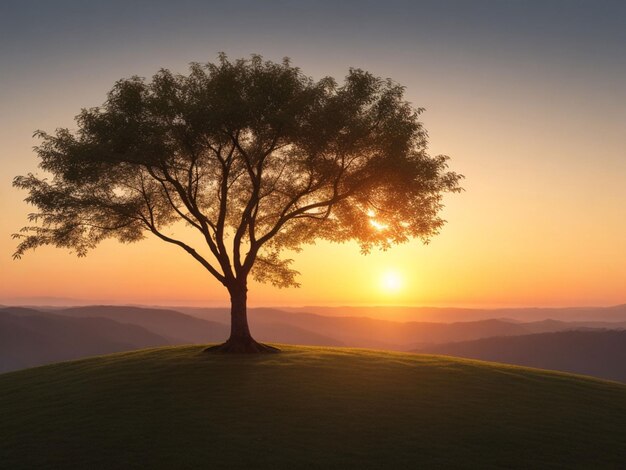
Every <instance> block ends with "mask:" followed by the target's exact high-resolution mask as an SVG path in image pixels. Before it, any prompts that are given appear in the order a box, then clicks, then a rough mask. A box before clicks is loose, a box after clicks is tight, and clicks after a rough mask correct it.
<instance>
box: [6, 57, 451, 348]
mask: <svg viewBox="0 0 626 470" xmlns="http://www.w3.org/2000/svg"><path fill="white" fill-rule="evenodd" d="M421 111H422V110H421V109H414V108H413V107H411V105H410V104H409V103H408V102H406V101H405V100H404V99H403V87H402V86H400V85H398V84H396V83H394V82H393V81H391V80H383V79H380V78H377V77H375V76H373V75H372V74H370V73H367V72H364V71H362V70H359V69H350V71H349V73H348V75H347V76H346V78H345V81H344V83H343V84H341V85H338V84H337V83H336V82H335V80H334V79H332V78H328V77H327V78H323V79H321V80H319V81H314V80H313V79H311V78H309V77H307V76H305V75H304V74H303V73H302V72H301V71H300V70H299V69H298V68H296V67H293V66H292V65H291V64H290V62H289V60H287V59H285V60H284V61H283V63H282V64H277V63H273V62H269V61H263V60H262V58H261V57H259V56H252V58H251V59H250V60H244V59H241V60H237V61H234V62H232V61H229V60H228V59H227V58H226V56H224V55H221V56H220V60H219V62H218V63H217V64H211V63H209V64H206V65H200V64H192V65H191V68H190V73H189V74H188V75H175V74H173V73H172V72H170V71H169V70H161V71H160V72H158V73H157V74H156V75H154V77H152V81H146V80H145V79H143V78H140V77H132V78H130V79H124V80H120V81H118V82H117V83H116V84H115V86H114V87H113V89H112V90H111V91H110V92H109V94H108V98H107V100H106V102H105V103H104V104H103V105H102V106H101V107H97V108H91V109H84V110H82V111H81V113H80V114H79V115H78V116H77V118H76V122H77V124H78V129H77V130H76V131H75V132H71V131H70V130H68V129H58V130H57V131H56V132H55V134H47V133H45V132H41V131H38V132H36V136H38V137H40V138H41V139H42V144H41V145H40V146H39V147H36V152H37V154H38V156H39V157H40V159H41V162H40V167H41V168H42V169H43V170H45V171H46V172H48V173H50V174H51V175H52V179H50V180H48V179H43V178H39V177H37V176H35V175H33V174H29V175H27V176H18V177H16V178H15V180H14V185H15V186H16V187H18V188H23V189H26V190H27V191H29V195H28V197H27V198H26V201H27V202H29V203H31V204H33V205H34V206H35V207H36V208H37V209H38V212H37V213H34V214H31V215H30V216H29V220H30V221H31V222H32V223H33V224H34V226H30V227H24V228H23V229H22V231H21V232H20V233H19V234H16V235H15V236H16V237H17V238H19V239H20V240H21V242H20V244H19V246H18V248H17V251H16V253H15V257H17V258H19V257H20V256H21V255H22V254H24V252H26V251H27V250H30V249H33V248H36V247H38V246H41V245H53V246H56V247H61V248H69V249H71V250H74V251H75V252H76V253H77V254H78V255H79V256H83V255H85V254H86V253H87V251H88V250H89V249H91V248H94V247H95V246H96V245H97V244H98V243H99V242H100V241H102V240H104V239H106V238H117V239H118V240H119V241H121V242H125V243H127V242H135V241H138V240H140V239H142V238H143V237H144V234H145V233H151V234H153V235H154V236H156V237H158V238H160V239H161V240H163V241H165V242H167V243H171V244H173V245H177V246H178V247H180V248H181V249H182V250H183V251H185V252H186V253H187V254H189V255H190V256H192V257H193V258H194V259H195V260H196V261H198V262H199V263H200V264H201V265H202V266H204V268H205V269H206V270H207V271H208V272H210V273H211V274H212V275H213V276H214V277H215V278H217V279H218V280H219V282H221V283H222V284H223V285H224V286H225V287H226V289H228V292H229V294H230V299H231V335H230V338H229V339H228V341H227V342H226V343H224V344H223V345H221V346H219V347H216V348H215V349H218V350H220V351H227V352H260V351H266V350H270V349H273V348H270V347H268V346H265V345H261V344H259V343H257V342H256V341H254V339H253V338H252V336H251V335H250V331H249V329H248V321H247V314H246V299H247V290H248V277H249V276H250V275H251V276H253V278H254V279H257V280H259V281H262V282H270V283H272V284H274V285H276V286H279V287H285V286H294V285H297V283H296V281H295V276H296V274H298V273H297V272H296V271H294V270H293V269H292V268H291V261H292V260H290V259H284V258H283V257H281V253H282V252H283V251H284V250H286V249H288V250H297V249H298V248H299V247H300V246H301V245H302V244H305V243H311V242H313V241H314V240H315V239H326V240H331V241H335V242H343V241H347V240H356V241H358V242H359V243H360V245H361V247H362V251H363V252H368V251H369V250H370V249H371V248H372V247H374V246H377V247H380V248H383V249H385V248H387V247H389V246H390V245H392V244H396V243H403V242H406V241H407V240H409V239H410V238H412V237H419V238H422V239H423V240H424V241H428V238H429V237H430V236H432V235H434V234H436V233H437V231H438V229H439V228H440V227H441V226H442V224H443V220H441V219H440V218H439V217H438V212H439V210H440V209H441V207H442V205H441V197H442V193H443V192H446V191H459V189H460V188H459V185H458V183H459V179H460V178H461V176H460V175H457V174H456V173H453V172H449V171H447V165H446V160H447V157H445V156H436V157H432V156H429V155H428V154H427V152H426V144H427V141H426V137H427V135H426V131H425V130H424V128H423V127H422V124H421V123H420V122H419V120H418V116H419V114H420V112H421ZM177 221H184V222H185V223H186V224H187V225H188V226H190V227H192V228H193V229H195V230H197V231H198V232H199V233H200V234H201V235H202V240H203V242H202V245H203V246H202V250H200V249H199V248H198V247H197V246H196V247H194V246H192V245H191V244H189V243H188V242H186V241H184V240H183V239H181V237H176V236H173V235H171V234H168V233H167V232H166V231H165V230H164V229H165V228H166V227H167V226H170V225H171V224H173V223H175V222H177ZM373 221H375V222H376V223H373Z"/></svg>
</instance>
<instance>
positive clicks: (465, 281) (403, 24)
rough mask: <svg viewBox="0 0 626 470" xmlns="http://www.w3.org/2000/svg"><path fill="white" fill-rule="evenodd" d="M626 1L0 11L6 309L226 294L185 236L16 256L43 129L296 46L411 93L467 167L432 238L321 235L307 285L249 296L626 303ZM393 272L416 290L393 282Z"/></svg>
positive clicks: (317, 59) (300, 265)
mask: <svg viewBox="0 0 626 470" xmlns="http://www.w3.org/2000/svg"><path fill="white" fill-rule="evenodd" d="M625 25H626V2H621V1H616V2H608V1H597V0H596V1H591V0H589V1H574V0H571V1H546V0H542V1H539V0H538V1H534V2H532V1H495V0H494V1H489V2H486V1H482V2H481V1H472V2H468V1H458V2H453V1H440V0H438V1H432V2H419V1H394V0H386V1H376V2H374V1H359V2H356V1H342V2H335V1H263V2H259V1H256V2H254V1H229V2H224V1H220V2H210V1H184V0H183V1H177V2H171V1H167V2H158V1H150V2H148V1H145V2H144V1H124V2H116V1H109V2H83V1H76V2H64V1H56V2H29V1H6V0H4V1H3V2H2V3H0V84H1V87H0V109H1V112H0V213H1V214H2V218H1V219H0V303H50V302H52V301H51V300H50V299H48V298H49V297H54V298H67V299H75V300H74V302H76V301H83V302H106V303H130V302H134V303H144V304H179V305H180V304H194V305H224V304H226V301H227V295H226V292H225V291H223V288H222V287H221V286H220V285H219V284H218V283H217V282H216V281H214V280H212V278H211V277H210V275H209V274H208V273H206V272H205V271H204V270H203V268H201V267H200V266H199V265H197V264H196V263H195V262H194V261H193V260H192V259H191V258H189V259H188V258H186V257H185V255H184V253H182V254H181V253H179V252H178V251H177V249H176V247H171V246H165V244H163V243H162V242H159V241H156V240H146V241H144V242H140V243H139V244H134V245H119V244H117V243H116V242H107V243H104V244H103V245H102V246H101V247H100V248H98V249H97V250H95V251H93V252H91V254H90V255H89V256H88V257H87V258H82V259H77V258H76V257H74V256H73V255H70V254H68V253H67V252H65V251H62V250H58V249H54V248H44V249H39V250H37V251H36V252H34V253H29V254H27V255H26V256H25V257H24V258H23V259H22V260H20V261H13V260H12V259H11V254H12V252H13V250H14V248H15V241H14V240H11V238H10V234H11V233H13V232H15V231H17V230H18V229H19V228H20V227H21V226H23V225H25V224H26V214H27V213H28V212H29V211H30V210H31V208H29V207H28V206H27V205H26V204H25V203H23V202H22V200H23V198H24V197H25V194H24V193H22V192H19V191H17V190H15V189H13V188H12V187H11V181H12V178H13V177H14V176H15V175H18V174H24V173H27V172H29V171H36V165H37V161H36V158H35V156H34V154H33V152H32V146H33V145H35V144H36V140H34V139H33V138H32V133H33V131H34V130H35V129H44V130H48V131H51V130H53V129H54V128H56V127H61V126H68V127H72V126H73V117H74V116H75V115H76V114H77V113H78V112H79V110H80V108H81V107H90V106H96V105H99V104H101V103H102V101H103V100H104V97H105V93H106V92H107V91H108V90H109V89H110V88H111V86H112V84H113V83H114V81H115V80H117V79H119V78H122V77H128V76H130V75H142V76H150V75H152V74H153V73H154V72H156V71H157V70H158V69H159V68H161V67H166V68H170V69H172V70H174V71H176V72H185V71H186V68H187V64H188V63H189V62H191V61H198V62H206V61H213V60H215V59H216V56H217V53H218V52H220V51H224V52H226V53H227V54H228V55H229V56H230V57H231V58H238V57H244V56H248V55H249V54H251V53H259V54H261V55H263V56H264V57H266V58H268V59H272V60H280V59H281V58H282V57H284V56H289V57H291V58H292V60H293V63H294V65H297V66H299V67H301V68H302V70H303V71H304V72H305V73H306V74H308V75H311V76H313V77H315V78H320V77H322V76H325V75H331V76H334V77H336V78H341V77H343V76H344V75H345V73H346V71H347V69H348V67H350V66H354V67H360V68H363V69H366V70H369V71H371V72H373V73H375V74H377V75H380V76H383V77H391V78H393V79H394V80H396V81H398V82H400V83H402V84H403V85H405V86H406V96H407V99H409V100H410V101H411V102H412V103H413V104H414V105H415V106H416V107H417V106H422V107H425V108H426V109H427V111H426V113H425V114H424V115H423V122H424V123H425V125H426V128H427V129H428V131H429V134H430V151H431V153H432V154H439V153H444V154H447V155H450V156H451V158H452V160H451V167H452V169H453V170H455V171H458V172H460V173H463V174H464V175H465V176H466V180H465V182H464V187H465V189H466V191H465V192H464V193H462V194H458V195H451V196H448V197H447V198H446V201H445V202H446V208H445V210H444V213H443V216H444V218H445V219H446V220H448V224H447V225H446V226H445V227H444V229H443V231H442V233H441V235H440V236H438V237H436V238H434V239H433V241H432V243H431V244H430V245H428V246H423V245H421V244H420V243H419V242H417V241H415V242H413V243H409V244H407V245H403V246H400V247H396V248H394V249H392V250H390V251H387V252H384V253H378V252H377V253H373V254H371V255H369V256H362V255H360V254H359V250H358V247H356V246H353V245H350V244H346V245H330V244H326V243H319V244H317V245H315V246H311V247H307V248H306V249H305V250H304V252H303V253H301V254H298V255H296V256H295V259H296V269H298V270H299V271H301V272H302V276H301V278H300V281H301V282H302V287H301V288H300V289H290V290H277V289H274V288H272V287H270V286H259V285H256V284H253V285H252V287H251V292H250V300H251V304H252V305H294V306H297V305H311V304H316V305H324V304H326V305H338V304H339V305H342V304H343V305H347V304H350V305H374V304H378V305H384V304H398V305H436V306H557V305H558V306H570V305H610V304H617V303H623V302H626V140H625V138H624V136H625V130H626V107H625V106H624V104H625V103H626V27H625ZM389 272H391V273H396V275H397V276H399V277H400V278H401V279H402V281H403V286H402V288H400V289H399V290H397V291H395V292H390V291H386V290H384V289H383V288H382V287H381V278H383V277H384V276H385V275H387V273H389Z"/></svg>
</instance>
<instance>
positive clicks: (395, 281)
mask: <svg viewBox="0 0 626 470" xmlns="http://www.w3.org/2000/svg"><path fill="white" fill-rule="evenodd" d="M403 284H404V282H403V279H402V276H400V274H398V273H397V272H396V271H387V272H385V273H383V275H382V276H381V278H380V285H381V287H382V289H383V290H384V291H385V292H387V293H396V292H398V291H399V290H401V289H402V286H403Z"/></svg>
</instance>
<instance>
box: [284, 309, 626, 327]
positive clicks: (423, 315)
mask: <svg viewBox="0 0 626 470" xmlns="http://www.w3.org/2000/svg"><path fill="white" fill-rule="evenodd" d="M281 310H285V311H289V312H296V313H317V314H319V315H324V316H350V317H370V318H377V319H393V320H397V321H417V322H437V323H439V322H443V323H450V322H469V321H479V320H488V319H493V318H503V319H504V318H506V319H510V320H515V321H519V322H534V321H542V320H545V319H548V318H551V319H554V320H559V321H564V322H626V304H624V305H615V306H612V307H565V308H498V309H484V308H452V307H349V306H346V307H320V306H310V307H301V308H293V307H285V308H283V307H281Z"/></svg>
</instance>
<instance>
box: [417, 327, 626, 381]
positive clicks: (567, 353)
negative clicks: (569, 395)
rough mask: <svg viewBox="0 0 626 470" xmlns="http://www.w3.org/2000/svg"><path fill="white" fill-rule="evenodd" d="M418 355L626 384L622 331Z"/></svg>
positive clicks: (443, 348) (434, 349) (494, 342)
mask: <svg viewBox="0 0 626 470" xmlns="http://www.w3.org/2000/svg"><path fill="white" fill-rule="evenodd" d="M419 352H422V353H433V354H446V355H450V356H457V357H465V358H472V359H481V360H485V361H495V362H505V363H508V364H517V365H523V366H530V367H538V368H541V369H553V370H560V371H566V372H573V373H577V374H585V375H593V376H596V377H601V378H605V379H611V380H618V381H621V382H626V331H624V330H622V331H564V332H558V333H543V334H535V335H525V336H515V337H506V338H504V337H498V338H486V339H479V340H476V341H465V342H459V343H449V344H440V345H434V346H430V347H426V348H421V349H420V350H419Z"/></svg>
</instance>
